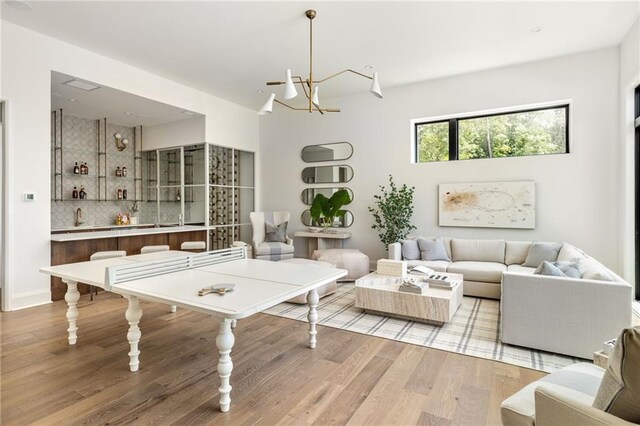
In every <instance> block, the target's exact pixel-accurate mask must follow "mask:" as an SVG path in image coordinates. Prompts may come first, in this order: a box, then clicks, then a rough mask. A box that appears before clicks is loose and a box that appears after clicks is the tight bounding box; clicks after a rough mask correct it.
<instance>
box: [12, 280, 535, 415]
mask: <svg viewBox="0 0 640 426" xmlns="http://www.w3.org/2000/svg"><path fill="white" fill-rule="evenodd" d="M78 306H79V312H80V317H79V322H78V327H79V330H78V343H77V345H75V346H69V345H68V344H67V332H66V328H67V322H66V318H65V312H66V304H65V303H64V301H59V302H54V303H52V304H50V305H46V306H41V307H36V308H32V309H26V310H22V311H16V312H9V313H2V314H1V315H0V320H1V331H2V358H1V363H2V365H1V367H0V368H1V377H0V401H1V412H0V423H2V424H4V425H22V424H41V425H54V424H55V425H58V424H91V425H94V424H111V425H120V424H127V425H128V424H155V425H158V424H163V425H164V424H176V425H185V424H198V425H200V424H234V425H235V424H264V425H271V424H284V425H307V424H320V425H333V424H353V425H373V424H380V425H387V424H389V425H390V424H402V425H413V424H419V425H432V424H433V425H435V424H437V425H449V424H456V425H458V424H459V425H481V424H492V425H493V424H496V425H499V424H500V409H499V408H500V403H501V402H502V401H503V400H504V399H505V398H507V397H508V396H510V395H511V394H513V393H514V392H516V391H517V390H518V389H520V388H522V387H523V386H525V385H526V384H528V383H530V382H532V381H534V380H536V379H538V378H539V377H541V376H543V375H544V373H541V372H537V371H533V370H528V369H525V368H520V367H516V366H512V365H509V364H503V363H499V362H495V361H489V360H483V359H479V358H473V357H468V356H464V355H458V354H454V353H449V352H443V351H439V350H435V349H429V348H423V347H419V346H413V345H409V344H405V343H400V342H394V341H390V340H386V339H381V338H377V337H371V336H366V335H362V334H356V333H350V332H347V331H342V330H337V329H332V328H326V327H322V326H319V327H318V347H317V349H315V350H310V349H309V348H308V347H307V338H308V335H307V325H306V324H305V323H302V322H298V321H293V320H288V319H284V318H278V317H273V316H269V315H263V314H259V315H254V316H253V317H251V318H248V319H245V320H242V321H239V322H238V327H237V329H236V332H235V335H236V344H235V346H234V348H233V352H232V357H233V363H234V370H233V375H232V376H231V385H232V386H233V390H232V391H231V398H232V399H231V410H230V411H229V412H228V413H221V412H220V411H219V409H218V386H219V379H218V375H217V372H216V365H217V361H218V352H217V350H216V347H215V337H216V333H217V328H218V321H217V320H215V319H214V318H212V317H209V316H207V315H203V314H198V313H194V312H189V311H186V310H184V309H179V310H178V312H177V313H175V314H172V313H169V310H168V307H167V306H164V305H159V304H155V303H148V302H142V303H141V306H142V309H143V316H142V320H141V323H140V324H141V328H142V341H141V344H140V348H141V351H142V353H141V356H140V362H141V364H140V371H138V372H136V373H130V372H129V370H128V362H129V361H128V356H127V352H128V350H129V345H128V343H127V341H126V332H127V323H126V321H125V319H124V311H125V309H126V299H122V298H120V296H117V295H113V294H109V293H104V292H101V293H100V294H99V295H98V297H97V299H95V300H94V301H93V302H90V301H89V298H88V295H87V296H82V297H81V299H80V302H79V305H78Z"/></svg>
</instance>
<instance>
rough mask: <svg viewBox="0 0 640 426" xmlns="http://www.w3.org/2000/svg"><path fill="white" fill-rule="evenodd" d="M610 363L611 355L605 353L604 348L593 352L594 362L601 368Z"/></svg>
mask: <svg viewBox="0 0 640 426" xmlns="http://www.w3.org/2000/svg"><path fill="white" fill-rule="evenodd" d="M608 363H609V356H608V355H607V354H605V353H604V352H603V351H602V350H599V351H598V352H594V353H593V364H594V365H597V366H598V367H600V368H607V364H608Z"/></svg>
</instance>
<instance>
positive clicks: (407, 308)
mask: <svg viewBox="0 0 640 426" xmlns="http://www.w3.org/2000/svg"><path fill="white" fill-rule="evenodd" d="M442 275H447V276H448V277H451V278H452V279H453V280H454V281H457V282H458V284H456V285H455V286H454V287H453V288H452V289H451V290H449V289H442V288H435V287H434V288H431V287H430V288H428V289H426V290H425V291H424V294H413V293H407V292H403V291H399V290H398V287H399V286H400V284H401V283H402V278H401V277H394V276H390V275H381V274H378V273H375V272H372V273H370V274H369V275H365V276H364V277H362V278H360V279H358V280H356V301H355V306H356V307H357V308H362V309H364V310H365V311H367V312H371V313H375V314H381V315H386V316H391V317H396V318H402V319H408V320H412V321H420V322H426V323H429V324H436V325H442V324H444V323H445V322H449V321H451V319H452V318H453V315H454V314H455V313H456V310H458V307H460V304H461V303H462V288H463V284H462V280H463V276H462V274H453V273H451V274H442Z"/></svg>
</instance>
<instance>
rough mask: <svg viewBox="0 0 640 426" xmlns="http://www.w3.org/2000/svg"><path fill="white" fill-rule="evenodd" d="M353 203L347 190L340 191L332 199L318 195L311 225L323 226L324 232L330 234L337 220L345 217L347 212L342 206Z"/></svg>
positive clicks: (312, 212)
mask: <svg viewBox="0 0 640 426" xmlns="http://www.w3.org/2000/svg"><path fill="white" fill-rule="evenodd" d="M349 203H351V197H350V196H349V192H347V190H346V189H340V190H338V191H336V192H334V193H333V195H332V196H331V198H327V197H325V196H324V195H322V194H316V196H315V197H314V198H313V203H312V204H311V209H310V213H311V223H312V224H314V223H316V224H318V225H322V227H323V228H324V232H329V228H330V227H331V226H332V225H333V222H334V221H335V220H336V218H340V217H344V215H345V213H347V211H346V210H342V206H344V205H346V204H349Z"/></svg>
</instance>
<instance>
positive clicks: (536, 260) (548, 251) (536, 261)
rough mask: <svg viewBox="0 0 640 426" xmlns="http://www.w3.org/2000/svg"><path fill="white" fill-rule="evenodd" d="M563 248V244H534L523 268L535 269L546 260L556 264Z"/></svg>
mask: <svg viewBox="0 0 640 426" xmlns="http://www.w3.org/2000/svg"><path fill="white" fill-rule="evenodd" d="M561 248H562V243H532V244H531V247H529V252H528V253H527V258H526V259H525V260H524V263H523V264H522V266H528V267H530V268H535V267H537V266H539V265H540V264H541V263H542V262H544V261H545V260H546V261H549V262H555V261H556V260H558V252H559V251H560V249H561Z"/></svg>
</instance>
